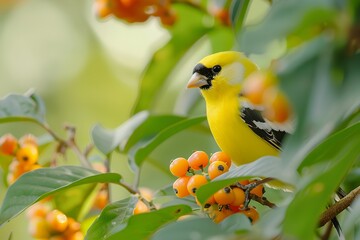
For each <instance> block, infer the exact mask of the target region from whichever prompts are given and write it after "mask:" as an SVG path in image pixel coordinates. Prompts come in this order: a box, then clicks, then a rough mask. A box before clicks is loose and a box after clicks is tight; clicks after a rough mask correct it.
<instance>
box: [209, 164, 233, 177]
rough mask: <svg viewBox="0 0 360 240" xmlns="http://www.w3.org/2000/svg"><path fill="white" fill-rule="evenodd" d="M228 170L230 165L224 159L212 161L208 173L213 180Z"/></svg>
mask: <svg viewBox="0 0 360 240" xmlns="http://www.w3.org/2000/svg"><path fill="white" fill-rule="evenodd" d="M227 171H229V167H228V165H227V164H226V163H225V162H222V161H215V162H212V163H211V164H210V166H209V168H208V174H209V177H210V179H211V180H212V179H214V178H216V177H217V176H220V175H221V174H223V173H225V172H227Z"/></svg>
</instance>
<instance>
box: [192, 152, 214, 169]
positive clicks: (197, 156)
mask: <svg viewBox="0 0 360 240" xmlns="http://www.w3.org/2000/svg"><path fill="white" fill-rule="evenodd" d="M188 162H189V165H190V167H191V168H192V169H194V170H200V169H201V170H202V169H204V167H206V166H207V165H208V163H209V157H208V155H207V154H206V153H205V152H203V151H196V152H194V153H193V154H191V156H190V157H189V159H188Z"/></svg>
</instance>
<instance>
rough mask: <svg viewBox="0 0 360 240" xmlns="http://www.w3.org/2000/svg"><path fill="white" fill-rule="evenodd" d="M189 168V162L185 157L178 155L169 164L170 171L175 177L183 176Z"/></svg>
mask: <svg viewBox="0 0 360 240" xmlns="http://www.w3.org/2000/svg"><path fill="white" fill-rule="evenodd" d="M188 170H189V163H188V161H187V160H186V159H185V158H182V157H179V158H176V159H174V160H173V161H172V162H171V164H170V172H171V173H172V174H173V175H174V176H175V177H182V176H185V175H186V173H187V171H188Z"/></svg>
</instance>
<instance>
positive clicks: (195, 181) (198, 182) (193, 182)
mask: <svg viewBox="0 0 360 240" xmlns="http://www.w3.org/2000/svg"><path fill="white" fill-rule="evenodd" d="M207 182H208V181H207V179H206V177H205V176H204V175H199V174H196V175H194V176H191V178H190V180H189V182H188V184H187V190H188V191H189V193H190V194H191V195H192V196H196V191H197V190H198V189H199V188H200V187H201V186H202V185H205V184H206V183H207Z"/></svg>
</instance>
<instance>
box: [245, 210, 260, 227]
mask: <svg viewBox="0 0 360 240" xmlns="http://www.w3.org/2000/svg"><path fill="white" fill-rule="evenodd" d="M240 213H242V214H245V215H246V216H247V217H248V218H249V219H250V221H251V223H255V222H256V221H257V220H259V218H260V216H259V213H258V211H256V209H255V208H254V207H249V208H248V209H246V210H242V211H240Z"/></svg>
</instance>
